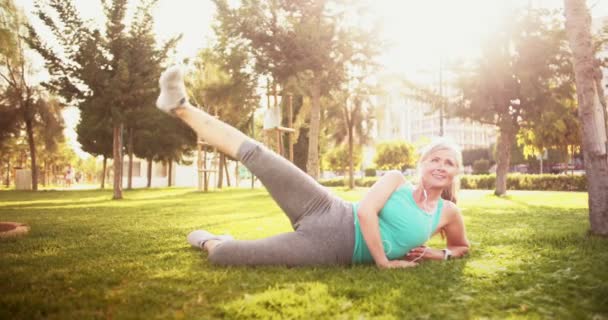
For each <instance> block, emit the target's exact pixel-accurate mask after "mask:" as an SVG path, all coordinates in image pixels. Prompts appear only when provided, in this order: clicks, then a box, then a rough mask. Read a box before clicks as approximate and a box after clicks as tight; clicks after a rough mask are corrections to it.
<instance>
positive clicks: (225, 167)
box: [224, 156, 230, 187]
mask: <svg viewBox="0 0 608 320" xmlns="http://www.w3.org/2000/svg"><path fill="white" fill-rule="evenodd" d="M224 171H225V172H226V186H227V187H230V173H229V172H228V161H227V160H226V157H225V156H224Z"/></svg>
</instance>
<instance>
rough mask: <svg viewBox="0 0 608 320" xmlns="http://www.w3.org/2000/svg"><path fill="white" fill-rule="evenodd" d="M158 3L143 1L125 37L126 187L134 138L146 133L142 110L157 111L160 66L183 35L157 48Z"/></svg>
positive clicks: (131, 174) (129, 187) (131, 173)
mask: <svg viewBox="0 0 608 320" xmlns="http://www.w3.org/2000/svg"><path fill="white" fill-rule="evenodd" d="M156 2H157V0H145V1H141V2H140V4H139V6H138V7H137V9H136V12H135V15H134V17H133V21H132V22H131V28H130V30H129V32H128V34H127V37H126V46H127V50H126V52H125V61H126V63H127V69H128V71H129V72H128V80H127V82H128V91H129V92H130V95H129V96H128V101H127V103H126V104H127V105H128V106H129V107H128V108H127V109H126V110H125V129H126V140H127V143H126V146H127V154H128V157H129V162H128V173H127V188H128V189H131V188H132V179H133V177H132V176H133V154H134V145H133V144H134V139H135V134H136V132H137V131H138V130H146V129H147V128H145V127H143V126H142V125H141V122H142V117H145V115H142V113H141V112H138V111H139V110H142V109H144V110H147V111H148V112H156V111H154V110H153V109H155V108H153V106H154V104H155V101H156V97H158V78H159V77H160V74H161V66H162V65H163V64H164V62H165V61H166V59H167V56H168V52H169V51H170V50H172V49H173V48H174V47H175V45H176V43H177V41H179V39H180V38H181V37H180V36H178V37H174V38H172V39H170V40H169V41H167V42H166V43H165V44H163V46H162V47H161V48H158V49H157V48H156V47H157V43H156V39H155V37H154V31H153V27H154V21H153V20H152V14H151V11H152V9H153V6H154V5H155V4H156Z"/></svg>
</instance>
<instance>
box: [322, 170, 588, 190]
mask: <svg viewBox="0 0 608 320" xmlns="http://www.w3.org/2000/svg"><path fill="white" fill-rule="evenodd" d="M408 178H409V177H406V179H408ZM378 179H379V177H366V178H363V179H356V180H355V185H356V186H358V187H371V186H372V185H373V184H374V183H375V182H376V181H377V180H378ZM320 183H321V184H322V185H324V186H328V187H342V186H346V181H345V180H344V179H342V178H337V179H328V180H322V181H320ZM495 187H496V176H495V175H493V174H484V175H465V176H462V177H461V178H460V188H461V189H485V190H492V189H494V188H495ZM507 189H508V190H551V191H586V190H587V179H586V177H585V176H584V175H583V176H571V175H552V174H518V173H514V174H510V175H509V176H508V177H507Z"/></svg>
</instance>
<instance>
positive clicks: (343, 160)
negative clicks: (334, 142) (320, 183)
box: [323, 144, 363, 175]
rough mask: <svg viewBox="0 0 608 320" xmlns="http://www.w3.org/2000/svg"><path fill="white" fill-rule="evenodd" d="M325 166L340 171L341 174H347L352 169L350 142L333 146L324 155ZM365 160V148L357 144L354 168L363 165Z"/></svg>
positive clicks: (354, 153)
mask: <svg viewBox="0 0 608 320" xmlns="http://www.w3.org/2000/svg"><path fill="white" fill-rule="evenodd" d="M323 160H324V164H325V165H324V166H323V167H324V168H325V169H328V170H331V171H335V172H338V173H339V174H342V175H343V174H345V173H346V172H347V171H350V169H351V166H350V153H349V149H348V144H341V145H339V146H337V147H335V148H331V149H330V150H329V151H328V152H326V153H325V154H324V155H323ZM362 160H363V149H362V148H361V147H360V146H357V147H355V148H354V149H353V153H352V163H353V169H354V168H359V167H361V162H362Z"/></svg>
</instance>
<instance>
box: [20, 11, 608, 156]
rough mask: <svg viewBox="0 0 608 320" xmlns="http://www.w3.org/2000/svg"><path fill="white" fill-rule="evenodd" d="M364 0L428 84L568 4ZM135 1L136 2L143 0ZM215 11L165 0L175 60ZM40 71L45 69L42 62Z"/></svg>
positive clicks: (193, 46) (98, 17) (394, 52)
mask: <svg viewBox="0 0 608 320" xmlns="http://www.w3.org/2000/svg"><path fill="white" fill-rule="evenodd" d="M360 1H365V3H366V4H367V6H368V7H369V11H368V14H369V16H370V19H371V20H373V21H379V22H380V25H381V30H382V33H381V35H380V38H381V39H383V40H384V41H385V42H387V43H388V47H387V48H386V49H385V50H384V51H383V53H382V55H381V56H380V58H379V61H380V63H382V64H383V65H384V66H385V67H386V69H387V70H388V71H390V72H392V73H399V74H403V75H405V76H406V77H408V78H409V79H411V80H415V81H420V82H427V83H435V82H437V81H436V80H437V79H438V77H439V65H440V61H446V60H448V61H449V60H450V59H458V58H460V59H472V58H474V57H475V56H476V55H478V54H479V49H478V48H479V42H480V39H481V38H482V37H483V36H484V35H485V34H487V33H488V32H489V30H491V29H492V28H494V27H495V26H496V25H497V23H499V21H500V19H501V18H502V17H504V16H505V15H506V14H507V13H509V12H511V11H512V10H514V9H515V8H517V7H521V6H526V5H532V6H535V7H546V8H552V9H560V8H563V0H459V1H454V0H425V1H419V0H375V1H374V0H360ZM130 2H131V5H136V4H137V2H138V1H133V0H132V1H130ZM16 3H17V5H19V6H21V7H22V8H23V9H24V11H25V12H26V14H27V15H28V17H29V20H30V21H31V23H32V24H33V25H34V27H36V28H37V29H38V30H40V32H41V35H42V36H43V37H44V27H43V25H42V23H40V21H39V20H38V19H37V18H36V17H34V16H33V15H32V11H33V9H34V0H16ZM74 3H75V4H76V7H77V9H78V10H79V11H80V13H81V14H82V17H83V18H85V19H91V20H93V22H96V23H97V24H99V25H101V24H103V21H104V17H103V11H102V9H101V5H100V1H95V0H74ZM587 4H588V6H589V7H590V8H591V14H592V16H593V17H605V16H608V1H606V0H588V1H587ZM214 11H215V7H214V5H213V3H212V2H211V1H209V0H159V2H158V4H157V6H156V8H155V9H154V13H153V14H154V18H155V32H156V34H157V38H158V40H159V41H160V42H163V41H166V40H167V39H170V38H172V37H174V36H176V35H179V34H182V36H183V38H182V40H181V42H180V43H179V44H178V46H177V48H176V54H177V55H176V57H175V62H179V61H181V60H183V59H184V58H192V57H194V56H196V54H197V52H198V51H199V50H200V49H201V48H204V47H206V46H207V45H209V44H210V43H211V42H212V38H213V31H212V30H211V25H212V23H213V16H214ZM562 11H563V10H562ZM355 23H357V22H355ZM39 69H42V64H41V63H40V65H39ZM41 77H44V76H41ZM64 118H65V119H66V125H67V127H68V128H66V136H67V137H68V140H69V141H70V143H71V145H72V146H73V147H74V148H75V150H76V151H77V153H78V154H79V156H81V157H86V154H84V153H82V151H80V149H79V146H78V144H77V142H76V134H75V132H74V129H73V128H74V127H75V125H76V123H77V122H78V118H79V116H78V110H76V109H74V108H67V109H66V110H65V111H64Z"/></svg>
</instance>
